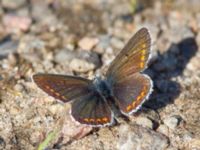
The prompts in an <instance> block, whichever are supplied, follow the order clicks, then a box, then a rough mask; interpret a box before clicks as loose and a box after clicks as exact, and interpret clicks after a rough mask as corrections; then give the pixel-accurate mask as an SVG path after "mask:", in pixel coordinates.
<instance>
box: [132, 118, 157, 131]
mask: <svg viewBox="0 0 200 150" xmlns="http://www.w3.org/2000/svg"><path fill="white" fill-rule="evenodd" d="M136 123H137V124H138V125H141V126H143V127H148V128H150V129H153V122H152V121H151V120H150V119H148V118H146V117H137V118H136Z"/></svg>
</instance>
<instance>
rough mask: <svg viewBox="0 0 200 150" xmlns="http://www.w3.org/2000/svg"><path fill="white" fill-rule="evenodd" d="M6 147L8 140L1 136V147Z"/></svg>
mask: <svg viewBox="0 0 200 150" xmlns="http://www.w3.org/2000/svg"><path fill="white" fill-rule="evenodd" d="M5 147H6V142H5V141H4V139H3V138H2V137H1V136H0V149H4V148H5Z"/></svg>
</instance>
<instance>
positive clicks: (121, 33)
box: [0, 0, 200, 150]
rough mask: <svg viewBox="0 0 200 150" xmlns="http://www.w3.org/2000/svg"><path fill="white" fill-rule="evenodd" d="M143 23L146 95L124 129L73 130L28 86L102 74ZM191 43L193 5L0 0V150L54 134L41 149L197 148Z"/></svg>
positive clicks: (199, 40)
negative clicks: (53, 77) (39, 78)
mask: <svg viewBox="0 0 200 150" xmlns="http://www.w3.org/2000/svg"><path fill="white" fill-rule="evenodd" d="M142 27H147V28H148V29H149V31H150V33H151V36H152V52H151V56H152V57H151V60H150V62H149V67H148V69H146V70H145V73H146V74H148V75H149V76H150V77H151V78H152V80H153V82H154V92H153V93H152V95H151V96H150V99H149V100H148V101H147V102H145V104H144V106H143V108H142V109H141V110H140V111H139V115H138V116H137V117H135V116H131V117H130V121H129V122H128V123H127V122H126V123H125V125H123V126H122V125H121V124H118V125H116V126H114V127H113V128H110V129H108V128H102V129H99V130H95V132H92V131H94V130H93V129H92V128H91V127H85V126H81V125H75V124H74V123H73V122H72V121H71V119H70V115H69V114H68V112H67V113H63V112H64V110H65V109H66V110H67V111H68V110H69V108H70V105H69V104H66V107H67V108H65V107H64V106H63V105H61V104H60V103H57V102H56V101H55V100H54V99H53V98H51V97H48V96H47V95H46V94H45V93H43V92H42V91H40V90H39V89H38V88H37V86H36V85H35V84H34V83H33V82H32V80H31V76H32V75H33V74H35V73H39V72H45V73H57V74H68V75H78V76H82V77H86V78H89V79H93V77H94V75H95V74H104V73H105V71H106V69H107V68H108V66H109V64H110V62H111V61H112V60H113V59H114V58H115V56H116V55H117V54H118V52H119V51H120V50H121V49H122V48H123V46H124V45H125V43H126V42H127V41H128V40H129V38H130V37H131V36H132V35H133V34H134V33H135V32H136V31H137V30H139V29H140V28H142ZM199 45H200V3H199V0H179V1H173V0H109V1H107V0H85V1H84V0H42V1H41V0H0V149H36V148H37V147H38V146H39V145H41V143H42V144H44V142H43V141H45V140H46V139H47V138H48V137H49V133H51V132H52V131H53V130H54V129H55V128H56V129H57V128H58V130H59V134H57V135H55V134H54V136H53V138H52V136H51V138H50V139H54V140H52V141H48V142H46V143H48V144H44V145H45V146H44V147H45V148H46V147H47V145H48V148H50V149H52V148H55V149H70V150H71V149H105V150H107V149H109V150H115V149H120V148H124V149H131V150H134V149H138V148H139V149H140V148H141V147H143V149H147V150H148V149H152V150H153V149H168V150H178V149H187V150H188V149H191V150H192V149H200V140H199V139H200V118H199V116H200V94H199V93H200V88H199V87H200V63H199V61H200V51H199ZM133 65H134V64H133ZM68 106H69V107H68ZM135 123H136V124H137V125H139V126H135V125H133V124H135ZM130 131H131V132H130ZM86 135H87V136H86ZM152 137H153V138H152ZM127 139H130V140H129V142H127ZM133 139H135V140H133ZM149 141H150V142H149ZM158 143H159V144H158Z"/></svg>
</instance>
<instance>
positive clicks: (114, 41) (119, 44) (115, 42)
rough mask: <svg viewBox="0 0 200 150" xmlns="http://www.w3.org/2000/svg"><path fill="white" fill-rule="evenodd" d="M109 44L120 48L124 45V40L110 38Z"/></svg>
mask: <svg viewBox="0 0 200 150" xmlns="http://www.w3.org/2000/svg"><path fill="white" fill-rule="evenodd" d="M110 42H111V45H112V46H113V47H114V48H117V49H119V50H121V49H122V48H123V47H124V42H122V41H121V40H120V39H118V38H115V37H113V38H111V41H110Z"/></svg>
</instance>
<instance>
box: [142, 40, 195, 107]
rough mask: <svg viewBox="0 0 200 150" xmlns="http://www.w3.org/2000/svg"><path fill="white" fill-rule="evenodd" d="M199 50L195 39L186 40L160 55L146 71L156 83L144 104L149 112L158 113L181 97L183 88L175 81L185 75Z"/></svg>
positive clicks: (173, 45)
mask: <svg viewBox="0 0 200 150" xmlns="http://www.w3.org/2000/svg"><path fill="white" fill-rule="evenodd" d="M197 49H198V46H197V43H196V41H195V39H194V38H186V39H184V40H182V41H181V42H179V43H176V44H172V45H171V46H170V47H169V49H168V50H167V51H166V52H165V53H163V54H159V53H158V55H157V58H156V60H155V61H154V62H153V63H152V64H150V66H149V68H148V69H147V70H146V71H145V73H147V74H148V75H149V76H150V77H151V78H152V80H153V83H154V88H153V89H154V91H153V93H152V94H151V96H150V99H149V100H148V101H146V102H145V104H144V108H147V109H146V110H147V111H148V109H149V110H151V109H153V110H155V111H157V110H159V109H161V108H163V107H165V106H166V105H168V104H172V103H173V102H174V100H175V99H176V98H177V97H178V96H179V95H180V93H181V86H180V84H179V83H178V82H176V81H174V79H175V78H176V77H178V76H182V75H183V72H184V69H185V68H186V65H187V64H188V62H189V61H190V59H191V58H192V57H193V56H195V54H196V52H197ZM142 111H143V110H142ZM144 111H145V109H144Z"/></svg>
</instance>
